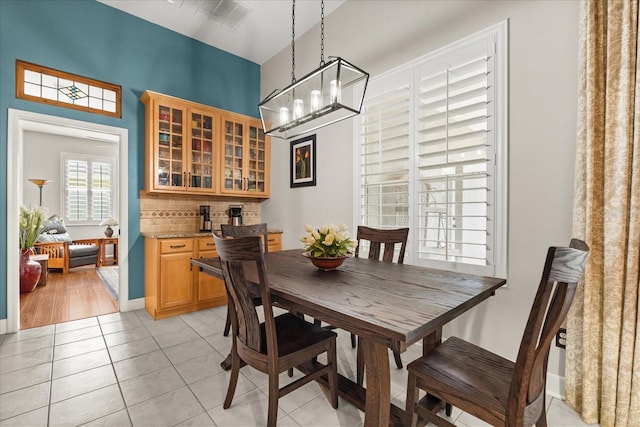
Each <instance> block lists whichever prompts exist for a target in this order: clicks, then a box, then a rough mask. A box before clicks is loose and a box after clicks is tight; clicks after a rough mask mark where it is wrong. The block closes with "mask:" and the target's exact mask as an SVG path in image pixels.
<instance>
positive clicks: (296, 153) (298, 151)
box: [290, 134, 316, 188]
mask: <svg viewBox="0 0 640 427" xmlns="http://www.w3.org/2000/svg"><path fill="white" fill-rule="evenodd" d="M290 156H291V161H290V165H291V166H290V167H291V188H295V187H309V186H313V185H316V135H315V134H313V135H308V136H305V137H302V138H300V139H296V140H295V141H291V153H290Z"/></svg>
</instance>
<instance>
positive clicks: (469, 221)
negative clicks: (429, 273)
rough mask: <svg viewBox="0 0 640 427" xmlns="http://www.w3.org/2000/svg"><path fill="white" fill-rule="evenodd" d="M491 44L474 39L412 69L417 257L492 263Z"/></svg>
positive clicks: (492, 74) (492, 99)
mask: <svg viewBox="0 0 640 427" xmlns="http://www.w3.org/2000/svg"><path fill="white" fill-rule="evenodd" d="M493 46H494V44H493V43H492V42H490V41H487V40H479V41H476V42H475V43H472V44H470V45H468V46H466V47H465V48H464V49H460V50H459V51H458V52H456V53H455V55H449V56H447V57H446V58H441V60H437V61H430V62H428V63H425V64H423V65H422V66H421V67H420V68H419V71H418V81H419V83H418V84H419V100H420V107H419V110H418V118H417V120H418V123H419V124H418V132H417V141H416V143H417V150H418V152H417V158H418V159H417V161H418V165H417V168H418V173H419V177H418V180H417V187H418V188H417V191H418V198H419V201H420V202H419V218H420V220H419V231H420V240H421V242H420V249H419V252H418V254H419V257H420V258H424V259H432V260H442V261H453V262H462V263H467V264H476V265H488V264H490V263H492V262H493V261H492V258H491V257H492V254H491V251H490V246H489V236H490V235H492V234H493V232H492V230H491V227H492V224H493V222H492V221H491V220H490V219H491V218H492V217H493V212H492V209H493V208H494V206H495V203H492V197H493V196H494V194H495V191H493V188H494V182H493V180H494V178H495V174H494V165H493V160H494V146H495V144H494V129H493V123H494V121H493V118H494V113H493V109H494V104H495V102H494V93H493V90H494V78H495V72H494V55H493Z"/></svg>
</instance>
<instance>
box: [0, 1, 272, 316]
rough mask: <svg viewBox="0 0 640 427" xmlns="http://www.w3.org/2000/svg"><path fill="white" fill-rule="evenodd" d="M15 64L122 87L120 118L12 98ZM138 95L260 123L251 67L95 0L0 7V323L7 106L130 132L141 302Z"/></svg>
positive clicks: (256, 75) (133, 264) (133, 281)
mask: <svg viewBox="0 0 640 427" xmlns="http://www.w3.org/2000/svg"><path fill="white" fill-rule="evenodd" d="M211 25H215V24H211ZM16 59H21V60H23V61H27V62H31V63H35V64H39V65H43V66H46V67H50V68H54V69H57V70H61V71H66V72H69V73H73V74H79V75H81V76H85V77H90V78H93V79H97V80H102V81H105V82H109V83H113V84H117V85H120V86H122V118H121V119H113V118H108V117H104V116H100V115H96V114H90V113H84V112H79V111H74V110H70V109H66V108H61V107H53V106H47V105H44V104H38V103H33V102H27V101H22V100H18V99H16V98H15V61H16ZM147 89H148V90H152V91H155V92H160V93H164V94H167V95H172V96H176V97H179V98H184V99H188V100H191V101H195V102H199V103H202V104H206V105H211V106H214V107H218V108H222V109H225V110H230V111H234V112H237V113H241V114H246V115H249V116H254V117H259V114H258V107H257V105H258V102H259V97H260V66H259V65H258V64H255V63H253V62H250V61H247V60H245V59H242V58H240V57H237V56H235V55H232V54H230V53H227V52H224V51H221V50H219V49H215V48H213V47H210V46H207V45H205V44H203V43H200V42H198V41H195V40H193V39H190V38H187V37H184V36H181V35H179V34H177V33H174V32H172V31H170V30H167V29H164V28H162V27H159V26H157V25H154V24H151V23H149V22H147V21H144V20H141V19H139V18H136V17H133V16H131V15H128V14H126V13H123V12H121V11H119V10H117V9H114V8H111V7H109V6H105V5H103V4H101V3H98V2H96V1H94V0H0V319H6V317H7V283H6V277H7V253H6V250H7V249H6V244H5V243H4V242H6V236H7V177H6V168H7V144H8V141H7V114H8V113H7V109H8V108H15V109H19V110H26V111H33V112H36V113H42V114H49V115H54V116H60V117H66V118H71V119H76V120H83V121H87V122H94V123H101V124H105V125H109V126H117V127H122V128H126V129H128V130H129V190H128V194H129V230H126V232H128V233H129V234H128V235H129V248H127V250H128V251H129V298H130V299H136V298H142V297H144V269H143V265H144V244H143V238H142V237H141V235H140V219H139V218H140V216H139V215H140V214H139V213H140V198H139V192H140V190H141V189H142V188H143V187H144V106H143V105H142V104H141V103H140V101H139V99H140V96H141V95H142V92H143V91H145V90H147ZM122 232H125V230H122ZM16 250H18V248H16ZM11 286H18V284H17V283H14V284H11Z"/></svg>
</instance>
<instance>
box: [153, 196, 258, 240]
mask: <svg viewBox="0 0 640 427" xmlns="http://www.w3.org/2000/svg"><path fill="white" fill-rule="evenodd" d="M202 205H209V206H211V210H210V216H211V224H212V227H213V229H214V230H215V229H219V228H220V224H226V223H227V222H228V221H229V206H230V205H233V206H242V223H243V224H245V225H251V224H258V223H259V222H260V202H257V201H255V200H252V199H242V200H239V199H230V198H215V197H210V198H204V197H189V196H177V195H171V194H168V195H164V194H163V195H157V194H144V193H142V194H141V195H140V232H142V233H164V232H181V233H188V232H197V231H200V206H202Z"/></svg>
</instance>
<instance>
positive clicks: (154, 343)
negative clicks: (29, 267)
mask: <svg viewBox="0 0 640 427" xmlns="http://www.w3.org/2000/svg"><path fill="white" fill-rule="evenodd" d="M225 316H226V307H218V308H215V309H211V310H203V311H199V312H195V313H190V314H185V315H182V316H178V317H173V318H169V319H164V320H159V321H154V320H153V319H152V318H151V317H150V316H149V314H148V313H147V312H146V311H144V310H139V311H134V312H127V313H114V314H110V315H105V316H100V317H91V318H88V319H82V320H76V321H72V322H67V323H61V324H57V325H50V326H44V327H40V328H35V329H27V330H24V331H20V332H18V333H15V334H6V335H0V426H34V427H36V426H47V425H49V426H75V425H86V426H131V425H133V426H259V425H265V423H266V413H267V394H266V393H267V377H266V375H264V374H261V373H260V372H257V371H254V370H252V369H251V368H249V367H245V368H242V370H241V375H240V379H239V382H238V386H237V389H236V393H235V397H234V401H233V404H232V405H231V407H230V408H229V409H227V410H224V409H223V408H222V402H223V400H224V396H225V393H226V388H227V383H228V379H229V374H228V373H227V372H224V371H222V370H221V368H220V366H219V363H220V362H221V361H222V360H223V358H224V357H225V356H226V355H227V353H228V352H229V350H230V348H231V341H230V339H229V338H225V337H223V336H222V330H223V327H224V320H225ZM420 352H421V348H420V346H419V345H417V346H413V347H411V348H410V349H409V351H408V352H407V353H404V354H403V359H404V360H405V361H408V360H412V359H413V358H416V357H418V356H419V355H420ZM338 359H339V363H338V365H339V367H338V369H339V371H340V372H341V373H342V374H343V375H345V376H347V377H350V378H355V372H354V371H355V370H354V361H355V350H353V349H352V348H351V345H350V338H349V334H348V333H346V332H344V331H339V338H338ZM390 363H391V364H392V365H391V366H395V365H394V364H393V360H392V359H391V362H390ZM295 378H296V376H294V379H295ZM282 381H283V382H286V381H290V379H289V378H288V377H287V376H286V374H283V376H282ZM406 381H407V373H406V369H403V370H398V369H392V375H391V393H392V396H393V400H394V403H395V404H397V405H398V406H400V407H404V399H405V387H406V385H405V384H406ZM548 400H549V410H548V424H549V426H551V427H553V426H575V427H577V426H584V425H585V424H584V423H582V421H581V420H580V418H579V417H578V416H577V415H576V413H575V412H574V411H573V410H572V409H570V408H569V407H567V406H566V405H565V404H564V403H563V402H562V401H561V400H558V399H552V398H549V399H548ZM278 417H279V418H278V425H280V426H361V425H362V423H363V414H362V412H360V411H359V410H357V409H356V408H355V407H353V406H352V405H350V404H348V403H347V402H345V401H344V400H342V399H341V400H340V402H339V408H338V410H334V409H333V408H332V407H331V405H330V404H329V402H328V400H327V398H326V396H325V395H324V393H323V390H322V389H321V388H320V387H319V386H318V385H317V384H316V383H310V384H307V385H306V386H304V387H302V388H300V389H298V390H296V391H295V392H293V393H291V394H289V395H287V396H285V397H284V398H282V399H280V402H279V414H278ZM453 418H454V419H455V423H456V424H457V425H459V426H484V425H486V424H484V423H482V422H481V421H479V420H477V419H475V418H473V417H471V416H469V415H468V414H464V413H461V412H460V411H457V412H456V411H455V409H454V413H453Z"/></svg>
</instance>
